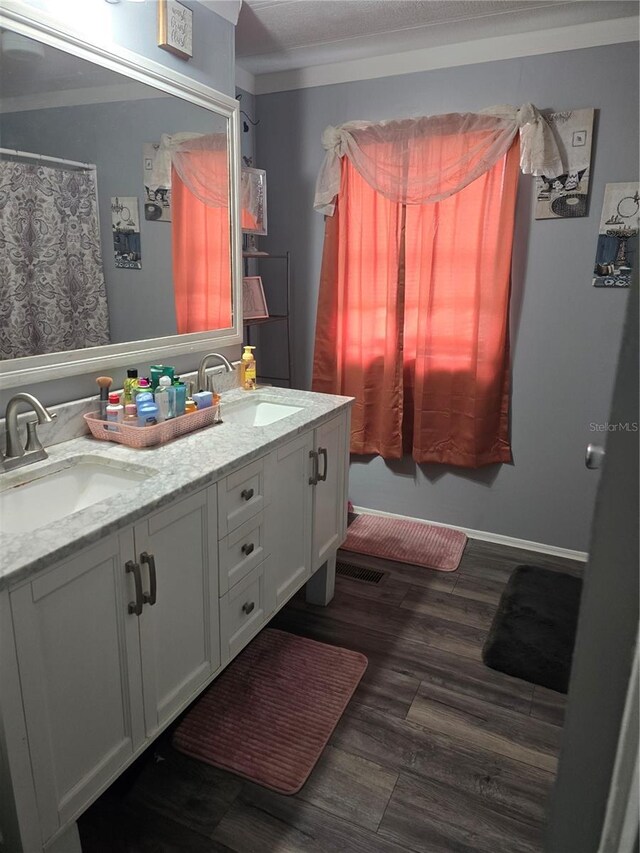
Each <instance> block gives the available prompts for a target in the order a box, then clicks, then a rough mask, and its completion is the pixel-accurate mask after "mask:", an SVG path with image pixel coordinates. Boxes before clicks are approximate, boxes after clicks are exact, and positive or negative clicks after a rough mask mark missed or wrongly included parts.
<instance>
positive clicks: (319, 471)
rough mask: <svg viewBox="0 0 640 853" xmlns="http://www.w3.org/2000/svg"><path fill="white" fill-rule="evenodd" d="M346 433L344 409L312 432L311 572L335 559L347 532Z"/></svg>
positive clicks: (347, 454) (347, 466)
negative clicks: (313, 464) (313, 481)
mask: <svg viewBox="0 0 640 853" xmlns="http://www.w3.org/2000/svg"><path fill="white" fill-rule="evenodd" d="M348 434H349V412H348V411H347V412H343V413H342V414H340V415H338V417H336V418H333V419H332V420H330V421H327V423H324V424H321V425H320V426H319V427H318V428H317V429H316V430H315V432H314V454H315V456H314V463H315V466H316V467H315V471H314V476H313V479H314V480H315V481H316V482H315V483H314V487H313V544H312V550H311V571H312V572H315V571H316V570H317V569H319V568H320V566H322V565H323V563H326V562H327V560H330V559H332V558H334V559H335V553H336V551H337V549H338V548H339V547H340V545H342V543H343V542H344V538H345V536H346V533H347V482H348V471H349V445H348V440H347V437H348Z"/></svg>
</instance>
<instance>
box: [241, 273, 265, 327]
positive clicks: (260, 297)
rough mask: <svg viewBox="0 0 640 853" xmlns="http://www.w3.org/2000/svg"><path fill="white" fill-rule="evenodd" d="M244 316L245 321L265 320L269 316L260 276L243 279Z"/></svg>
mask: <svg viewBox="0 0 640 853" xmlns="http://www.w3.org/2000/svg"><path fill="white" fill-rule="evenodd" d="M242 314H243V317H244V319H245V320H264V319H266V318H267V317H268V316H269V310H268V308H267V300H266V299H265V296H264V288H263V287H262V279H261V278H260V276H259V275H249V276H246V278H243V279H242Z"/></svg>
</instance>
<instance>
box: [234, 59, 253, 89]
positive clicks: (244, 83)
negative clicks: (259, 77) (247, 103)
mask: <svg viewBox="0 0 640 853" xmlns="http://www.w3.org/2000/svg"><path fill="white" fill-rule="evenodd" d="M236 89H244V91H245V92H248V93H249V94H250V95H255V94H256V78H255V75H254V74H252V73H251V72H250V71H247V70H246V68H241V67H240V66H239V65H238V63H237V62H236Z"/></svg>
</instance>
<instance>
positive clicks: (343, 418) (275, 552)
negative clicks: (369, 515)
mask: <svg viewBox="0 0 640 853" xmlns="http://www.w3.org/2000/svg"><path fill="white" fill-rule="evenodd" d="M348 431H349V412H348V411H343V412H341V413H340V414H339V415H338V416H337V417H335V418H333V419H332V420H330V421H327V422H326V423H324V424H321V425H320V426H319V427H317V428H316V429H315V430H311V431H309V432H307V433H303V434H302V435H300V436H298V437H297V438H295V439H293V440H292V441H290V442H288V443H287V444H284V445H283V446H282V447H279V448H277V449H276V450H274V451H273V452H272V453H271V455H270V457H269V464H270V471H271V479H272V482H273V484H272V486H271V490H272V493H273V500H272V503H271V506H270V508H269V509H270V513H269V516H268V518H269V528H268V541H269V542H270V552H271V556H272V560H271V563H272V574H271V577H272V583H273V584H274V586H275V600H276V607H281V606H282V605H283V604H284V603H285V602H286V601H287V600H288V599H289V598H290V597H291V596H292V595H293V593H294V592H296V590H297V589H299V588H300V586H301V585H302V584H303V583H304V582H305V581H307V580H308V579H309V578H310V577H311V575H312V574H313V573H314V572H316V571H317V570H319V569H320V568H321V567H322V566H324V565H325V564H327V563H332V565H331V568H330V572H329V574H330V575H331V577H330V578H329V579H328V580H329V581H330V584H331V587H332V583H333V573H335V565H334V564H335V554H336V551H337V549H338V548H339V546H340V545H341V544H342V542H343V541H344V538H345V535H346V529H347V525H346V523H347V472H348V449H347V434H348ZM325 572H327V569H326V567H325ZM323 597H324V598H327V596H326V595H325V596H323ZM330 597H331V595H330V594H329V595H328V598H330ZM324 603H327V601H324Z"/></svg>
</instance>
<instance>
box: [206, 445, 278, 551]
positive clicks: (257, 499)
mask: <svg viewBox="0 0 640 853" xmlns="http://www.w3.org/2000/svg"><path fill="white" fill-rule="evenodd" d="M265 502H266V501H265V470H264V459H257V460H256V461H255V462H251V464H249V465H245V466H244V468H241V469H240V470H239V471H236V472H235V473H234V474H230V475H229V476H228V477H227V478H226V479H224V480H222V481H221V482H220V483H218V539H222V538H223V537H224V536H226V535H227V534H228V533H230V532H231V531H232V530H235V529H236V527H239V526H240V525H241V524H242V523H243V522H245V521H247V519H249V518H253V516H254V515H256V514H257V513H259V512H260V511H261V510H262V509H263V508H264V506H265Z"/></svg>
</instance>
